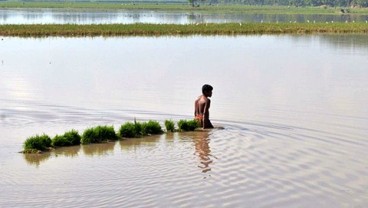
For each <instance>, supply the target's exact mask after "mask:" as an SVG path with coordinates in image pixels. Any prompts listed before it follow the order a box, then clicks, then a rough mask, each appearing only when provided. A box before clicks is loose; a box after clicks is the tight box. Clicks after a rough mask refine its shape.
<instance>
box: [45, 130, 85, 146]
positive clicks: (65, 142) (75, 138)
mask: <svg viewBox="0 0 368 208" xmlns="http://www.w3.org/2000/svg"><path fill="white" fill-rule="evenodd" d="M80 142H81V136H80V135H79V133H78V131H76V130H71V131H68V132H66V133H65V134H64V135H60V136H59V135H56V136H55V137H54V138H53V139H52V146H54V147H63V146H72V145H79V144H80Z"/></svg>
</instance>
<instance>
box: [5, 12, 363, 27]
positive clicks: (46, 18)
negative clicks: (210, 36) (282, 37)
mask: <svg viewBox="0 0 368 208" xmlns="http://www.w3.org/2000/svg"><path fill="white" fill-rule="evenodd" d="M366 21H368V15H366V14H268V13H262V12H260V13H242V12H223V13H222V12H217V13H214V12H206V11H164V10H161V11H155V10H67V9H0V24H133V23H152V24H196V23H229V22H235V23H240V22H243V23H246V22H251V23H261V22H265V23H277V22H298V23H303V22H310V23H313V22H316V23H321V22H322V23H325V22H329V23H331V22H366Z"/></svg>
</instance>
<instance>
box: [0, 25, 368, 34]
mask: <svg viewBox="0 0 368 208" xmlns="http://www.w3.org/2000/svg"><path fill="white" fill-rule="evenodd" d="M311 33H368V23H328V24H327V23H246V24H239V23H226V24H195V25H194V24H193V25H175V24H163V25H157V24H128V25H122V24H111V25H0V36H21V37H47V36H63V37H78V36H80V37H83V36H91V37H92V36H170V35H243V34H311Z"/></svg>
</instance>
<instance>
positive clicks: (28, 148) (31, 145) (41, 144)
mask: <svg viewBox="0 0 368 208" xmlns="http://www.w3.org/2000/svg"><path fill="white" fill-rule="evenodd" d="M23 147H24V151H25V152H37V151H44V150H47V149H49V148H50V147H51V138H50V137H49V136H47V135H46V134H43V135H36V136H32V137H29V138H28V139H27V140H26V141H25V142H24V144H23Z"/></svg>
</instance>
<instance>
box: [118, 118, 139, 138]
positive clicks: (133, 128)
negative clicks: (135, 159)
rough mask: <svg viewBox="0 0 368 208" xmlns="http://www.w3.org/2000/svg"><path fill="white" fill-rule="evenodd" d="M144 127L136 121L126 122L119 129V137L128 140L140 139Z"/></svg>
mask: <svg viewBox="0 0 368 208" xmlns="http://www.w3.org/2000/svg"><path fill="white" fill-rule="evenodd" d="M141 130H142V125H141V123H139V122H136V121H134V123H132V122H126V123H124V124H123V125H121V127H120V129H119V135H120V136H121V137H126V138H134V137H139V136H140V135H141Z"/></svg>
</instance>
